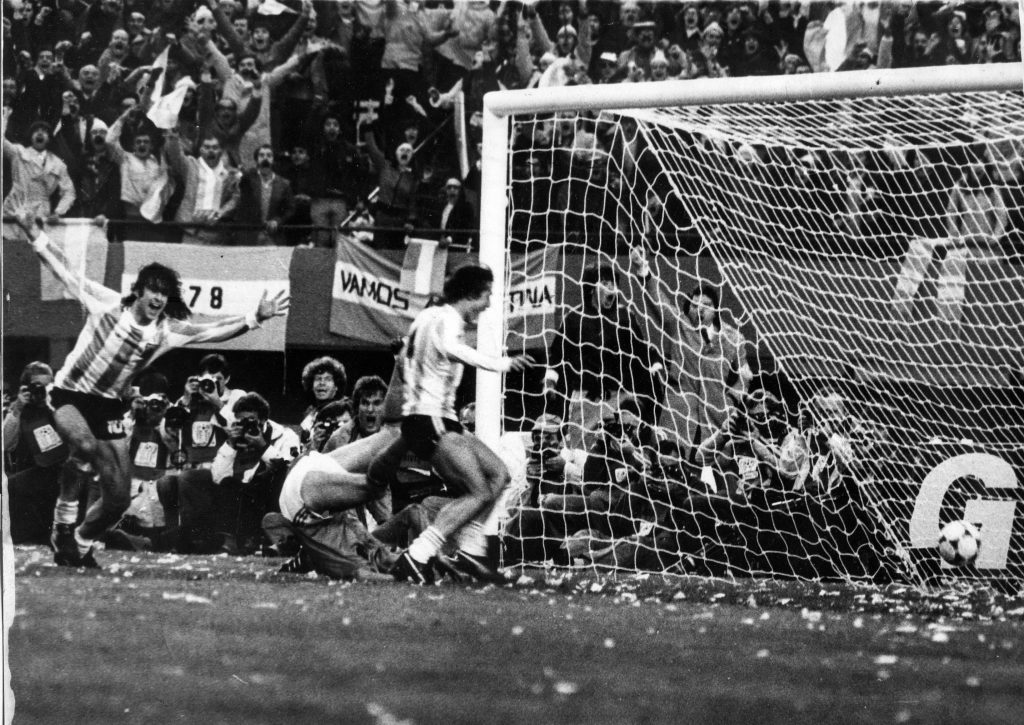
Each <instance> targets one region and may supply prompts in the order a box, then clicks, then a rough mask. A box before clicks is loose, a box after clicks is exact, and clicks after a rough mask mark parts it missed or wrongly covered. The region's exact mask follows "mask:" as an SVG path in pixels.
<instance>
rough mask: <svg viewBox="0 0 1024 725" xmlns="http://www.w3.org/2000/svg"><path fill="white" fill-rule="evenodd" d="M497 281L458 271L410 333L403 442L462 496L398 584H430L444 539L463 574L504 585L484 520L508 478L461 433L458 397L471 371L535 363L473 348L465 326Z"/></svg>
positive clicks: (413, 555) (421, 541) (444, 512)
mask: <svg viewBox="0 0 1024 725" xmlns="http://www.w3.org/2000/svg"><path fill="white" fill-rule="evenodd" d="M493 283H494V274H493V272H491V270H490V269H488V268H487V267H483V266H479V265H472V264H469V265H464V266H462V267H459V268H458V269H456V270H455V271H454V272H453V273H452V275H451V276H450V277H449V278H448V279H447V281H446V282H445V285H444V300H445V304H444V305H441V306H437V307H428V308H427V309H425V310H423V312H421V313H420V314H419V315H418V316H417V317H416V319H415V320H414V321H413V323H412V327H411V328H410V330H409V342H408V344H407V345H406V353H405V355H406V359H405V405H404V407H403V411H402V412H403V415H404V418H403V420H402V439H403V440H404V441H405V443H406V444H407V445H408V446H409V450H411V451H412V452H413V453H415V454H416V455H418V456H419V457H420V458H422V459H424V460H426V461H429V462H430V463H431V465H432V466H433V467H434V470H436V471H437V472H438V474H440V476H441V477H442V478H443V479H444V481H445V483H446V485H447V486H449V487H450V488H451V489H453V490H455V491H460V492H461V493H462V495H461V496H459V497H457V498H455V499H453V500H452V501H451V503H449V504H447V505H446V506H445V507H444V508H443V509H441V511H440V512H439V513H438V515H437V518H436V519H435V520H434V523H433V524H431V525H430V526H429V527H427V529H426V530H425V531H424V532H423V533H422V534H420V535H419V536H418V537H417V538H416V540H415V541H413V542H412V544H410V545H409V548H408V549H407V550H406V551H405V552H403V553H402V556H401V557H400V558H399V559H398V561H397V562H396V564H395V568H394V570H393V574H394V576H395V578H396V579H399V580H409V581H412V582H414V583H418V584H426V583H429V582H431V581H432V580H433V577H434V573H433V571H434V568H435V567H434V566H433V565H432V562H435V561H436V560H437V555H438V554H439V553H440V551H441V548H442V546H443V545H444V543H445V540H446V539H448V537H454V538H455V543H456V544H457V546H458V551H457V552H456V555H455V563H456V565H457V566H458V568H459V569H460V570H461V571H462V572H464V573H468V574H471V575H472V576H474V577H475V578H478V579H483V580H489V581H504V579H503V578H502V577H501V575H500V574H499V573H498V572H497V571H495V570H494V569H492V568H491V567H490V566H489V565H488V564H487V562H486V554H487V543H486V537H485V534H484V522H485V521H486V520H487V518H488V517H489V516H490V514H491V512H492V510H493V508H494V505H495V503H496V502H497V501H498V499H499V497H500V495H501V492H502V491H503V490H504V489H505V487H506V486H508V484H509V481H510V477H509V472H508V469H507V468H506V467H505V464H504V463H502V461H501V459H499V458H498V457H497V456H496V455H495V454H494V452H493V451H491V449H490V448H488V447H487V446H486V445H484V443H483V442H482V441H481V440H480V439H479V438H477V437H476V436H474V435H472V434H471V433H468V432H466V431H465V430H464V429H463V428H462V425H461V424H460V423H459V422H458V416H457V414H456V411H455V392H456V390H457V388H458V387H459V382H460V381H461V380H462V372H463V368H464V366H465V365H472V366H473V367H477V368H483V369H484V370H491V371H494V372H508V371H510V370H516V371H519V370H523V369H525V368H526V367H528V366H529V365H531V364H533V362H534V361H533V358H532V357H530V356H529V355H518V356H516V357H512V358H509V357H501V358H495V357H491V356H489V355H484V354H483V353H480V352H477V351H476V350H474V349H473V348H471V347H470V346H469V345H467V344H466V342H465V339H464V332H465V327H466V325H467V324H474V323H475V322H476V319H477V317H478V316H479V315H480V313H481V312H483V311H484V310H485V309H487V307H489V306H490V303H491V287H492V285H493ZM440 568H443V565H442V566H441V567H440Z"/></svg>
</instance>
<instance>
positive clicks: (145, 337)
mask: <svg viewBox="0 0 1024 725" xmlns="http://www.w3.org/2000/svg"><path fill="white" fill-rule="evenodd" d="M97 302H99V301H98V300H97ZM96 307H97V309H95V310H93V309H90V310H89V318H88V320H87V321H86V323H85V328H84V329H83V330H82V332H81V333H80V334H79V335H78V342H77V343H75V347H74V349H73V350H72V351H71V353H70V354H69V355H68V356H67V359H66V360H65V361H64V366H63V367H61V369H60V370H59V371H58V372H57V374H56V375H55V376H54V378H53V384H54V385H55V386H56V387H58V388H63V389H65V390H74V391H76V392H79V393H88V394H90V395H100V396H103V397H104V398H119V397H121V395H122V393H123V392H124V391H125V389H126V388H127V387H128V385H129V381H130V380H131V379H132V377H133V376H134V375H135V374H136V373H137V372H139V371H140V370H142V369H143V368H145V367H146V366H147V365H149V364H150V363H151V362H152V361H153V359H154V358H156V357H157V356H158V355H159V354H161V353H162V352H165V351H166V350H168V349H170V347H172V345H170V344H169V343H170V340H171V338H172V333H171V327H170V324H169V322H170V321H169V320H168V319H167V318H166V317H164V318H160V319H158V320H156V321H154V322H152V323H150V324H149V325H139V324H137V323H136V322H135V319H134V316H133V315H132V311H131V309H128V308H122V307H121V302H120V300H118V301H117V302H116V303H115V304H114V305H113V306H103V307H100V306H99V305H98V304H97V305H96Z"/></svg>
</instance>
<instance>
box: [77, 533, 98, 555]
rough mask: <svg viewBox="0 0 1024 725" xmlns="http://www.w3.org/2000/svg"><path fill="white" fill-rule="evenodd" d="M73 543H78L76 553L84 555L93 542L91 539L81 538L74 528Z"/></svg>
mask: <svg viewBox="0 0 1024 725" xmlns="http://www.w3.org/2000/svg"><path fill="white" fill-rule="evenodd" d="M75 543H76V544H78V553H79V554H81V555H82V556H85V555H86V554H88V553H89V549H91V548H92V545H93V543H94V542H93V541H92V539H83V538H82V535H81V534H80V533H79V532H78V529H75Z"/></svg>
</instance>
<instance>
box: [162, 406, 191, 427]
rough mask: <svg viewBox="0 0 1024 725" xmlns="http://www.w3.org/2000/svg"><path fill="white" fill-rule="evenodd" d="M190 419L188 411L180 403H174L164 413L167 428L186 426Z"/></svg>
mask: <svg viewBox="0 0 1024 725" xmlns="http://www.w3.org/2000/svg"><path fill="white" fill-rule="evenodd" d="M187 421H188V411H187V410H185V408H183V407H181V406H180V405H172V406H171V407H170V408H168V409H167V412H166V413H164V425H165V426H166V427H167V428H184V427H185V423H186V422H187Z"/></svg>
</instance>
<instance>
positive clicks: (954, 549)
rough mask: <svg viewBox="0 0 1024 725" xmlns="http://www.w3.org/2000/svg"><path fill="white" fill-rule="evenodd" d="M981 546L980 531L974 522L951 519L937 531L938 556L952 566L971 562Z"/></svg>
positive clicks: (975, 557) (976, 556)
mask: <svg viewBox="0 0 1024 725" xmlns="http://www.w3.org/2000/svg"><path fill="white" fill-rule="evenodd" d="M980 548H981V533H980V532H979V531H978V529H977V527H975V526H974V524H969V523H967V522H966V521H951V522H949V523H948V524H946V525H945V526H943V527H942V531H940V532H939V556H941V557H942V558H943V559H944V560H945V561H947V562H948V563H950V564H952V565H953V566H964V565H966V564H973V563H974V560H975V559H977V558H978V550H979V549H980Z"/></svg>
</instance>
